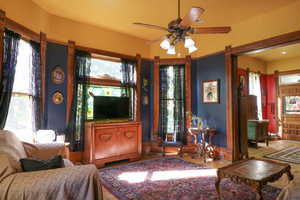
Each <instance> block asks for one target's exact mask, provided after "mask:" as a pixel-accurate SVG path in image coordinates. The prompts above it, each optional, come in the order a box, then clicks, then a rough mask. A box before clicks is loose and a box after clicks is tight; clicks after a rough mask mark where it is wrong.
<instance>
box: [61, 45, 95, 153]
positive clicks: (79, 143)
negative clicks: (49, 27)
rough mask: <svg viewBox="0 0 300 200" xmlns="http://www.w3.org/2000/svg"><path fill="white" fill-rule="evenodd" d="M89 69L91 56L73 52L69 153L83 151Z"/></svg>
mask: <svg viewBox="0 0 300 200" xmlns="http://www.w3.org/2000/svg"><path fill="white" fill-rule="evenodd" d="M90 67H91V54H90V53H88V52H85V51H77V50H76V52H75V70H74V71H75V72H74V73H75V74H74V84H73V89H74V90H73V91H74V93H73V102H72V109H71V114H70V120H69V123H68V128H67V135H66V139H67V141H68V142H70V144H71V151H83V149H84V123H85V120H86V119H87V105H86V103H87V95H88V94H87V86H88V85H89V74H90Z"/></svg>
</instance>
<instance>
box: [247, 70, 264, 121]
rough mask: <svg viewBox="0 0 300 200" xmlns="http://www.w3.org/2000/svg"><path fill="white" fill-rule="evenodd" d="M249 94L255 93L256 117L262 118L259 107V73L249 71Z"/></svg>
mask: <svg viewBox="0 0 300 200" xmlns="http://www.w3.org/2000/svg"><path fill="white" fill-rule="evenodd" d="M249 94H250V95H255V96H256V97H257V98H256V99H257V115H258V119H260V120H261V119H262V108H261V87H260V75H259V74H258V73H254V72H250V73H249Z"/></svg>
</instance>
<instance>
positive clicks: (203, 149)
mask: <svg viewBox="0 0 300 200" xmlns="http://www.w3.org/2000/svg"><path fill="white" fill-rule="evenodd" d="M188 132H189V134H190V135H191V136H193V138H194V144H196V145H197V146H198V147H197V153H196V155H197V156H198V157H203V159H204V162H206V156H208V157H209V158H213V159H215V158H216V155H215V152H216V150H215V148H214V146H213V145H212V137H213V136H214V135H216V134H217V131H216V130H215V129H210V128H205V129H200V128H189V129H188ZM198 136H200V138H201V143H199V142H198ZM207 136H208V144H207V143H206V138H207Z"/></svg>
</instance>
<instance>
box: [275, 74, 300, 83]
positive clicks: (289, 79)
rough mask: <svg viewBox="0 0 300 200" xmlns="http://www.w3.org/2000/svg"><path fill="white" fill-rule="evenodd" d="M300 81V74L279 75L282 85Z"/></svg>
mask: <svg viewBox="0 0 300 200" xmlns="http://www.w3.org/2000/svg"><path fill="white" fill-rule="evenodd" d="M297 83H300V74H288V75H281V76H279V84H280V85H289V84H297Z"/></svg>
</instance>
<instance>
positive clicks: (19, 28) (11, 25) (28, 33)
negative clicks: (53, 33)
mask: <svg viewBox="0 0 300 200" xmlns="http://www.w3.org/2000/svg"><path fill="white" fill-rule="evenodd" d="M5 20H6V22H5V27H6V28H8V29H10V30H12V31H14V32H17V33H19V34H20V35H22V37H24V38H25V39H27V40H34V41H36V42H40V34H38V33H35V32H33V31H32V30H30V29H28V28H26V27H25V26H23V25H21V24H19V23H17V22H15V21H14V20H11V19H9V18H7V17H6V19H5Z"/></svg>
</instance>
